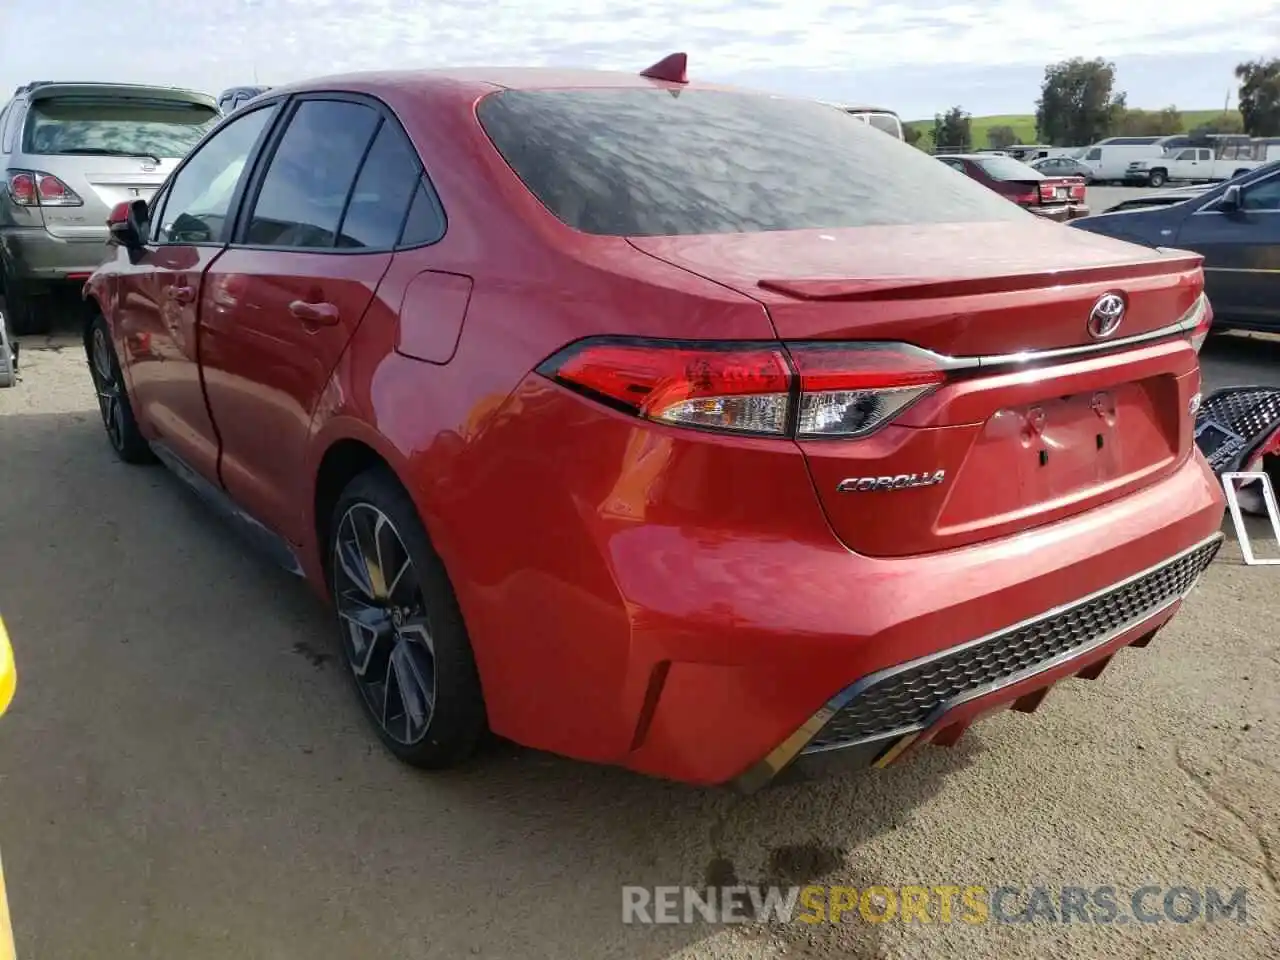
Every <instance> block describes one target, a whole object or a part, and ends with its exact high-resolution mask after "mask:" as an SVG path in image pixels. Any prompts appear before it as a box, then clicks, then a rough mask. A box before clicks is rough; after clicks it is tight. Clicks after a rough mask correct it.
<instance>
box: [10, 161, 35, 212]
mask: <svg viewBox="0 0 1280 960" xmlns="http://www.w3.org/2000/svg"><path fill="white" fill-rule="evenodd" d="M8 179H9V199H11V200H12V201H13V202H14V203H16V204H17V205H18V206H20V207H34V206H36V178H35V176H34V175H33V174H30V173H27V172H26V171H25V170H10V171H9V177H8Z"/></svg>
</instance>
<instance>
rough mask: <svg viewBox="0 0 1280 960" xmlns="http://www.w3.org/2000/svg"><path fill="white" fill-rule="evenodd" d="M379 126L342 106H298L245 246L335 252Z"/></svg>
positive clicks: (368, 111) (353, 107)
mask: <svg viewBox="0 0 1280 960" xmlns="http://www.w3.org/2000/svg"><path fill="white" fill-rule="evenodd" d="M379 120H380V116H379V114H378V111H377V110H375V109H373V108H372V107H369V106H366V105H364V104H360V103H352V102H350V101H346V100H303V101H302V102H301V103H299V104H298V108H297V110H295V111H294V114H293V117H292V118H291V119H290V121H289V126H288V128H287V129H286V130H285V132H284V136H283V137H282V138H281V139H280V142H279V144H278V145H277V147H276V150H275V154H274V155H273V156H272V158H271V163H270V165H269V166H268V167H267V172H266V175H265V176H264V177H263V179H262V185H261V187H260V188H259V190H258V197H257V201H256V202H255V204H254V207H253V213H252V215H251V217H250V220H249V227H248V231H247V233H246V236H245V242H246V243H247V244H249V245H251V246H267V247H292V248H302V249H315V248H331V247H333V246H334V245H335V242H336V240H337V237H338V225H339V224H340V223H341V221H342V214H343V211H344V210H345V209H346V206H347V201H348V199H349V198H350V195H351V192H352V187H353V186H354V184H355V179H356V172H357V171H358V170H359V168H360V162H361V161H362V160H363V159H364V155H365V151H366V150H367V149H368V148H369V145H370V144H369V141H370V140H371V139H372V137H373V134H374V130H375V129H376V128H377V126H378V122H379ZM410 189H411V188H410Z"/></svg>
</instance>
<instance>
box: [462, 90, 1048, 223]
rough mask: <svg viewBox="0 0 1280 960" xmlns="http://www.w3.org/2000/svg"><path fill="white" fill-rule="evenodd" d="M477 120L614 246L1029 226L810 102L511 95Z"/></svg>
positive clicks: (659, 94)
mask: <svg viewBox="0 0 1280 960" xmlns="http://www.w3.org/2000/svg"><path fill="white" fill-rule="evenodd" d="M477 115H478V116H479V119H480V123H481V125H482V126H483V127H484V130H485V132H486V133H487V134H488V135H489V137H490V139H492V140H493V143H494V145H495V146H496V147H497V148H498V151H499V152H500V153H501V154H502V156H503V157H504V158H505V159H506V161H507V163H508V164H509V165H510V166H511V168H512V169H513V170H514V171H515V173H516V174H517V176H519V177H520V179H521V180H523V181H524V183H525V185H526V186H527V187H528V189H529V190H530V192H532V193H533V194H534V195H535V196H536V197H537V198H538V199H539V200H541V201H542V203H543V204H544V205H545V206H546V207H547V208H548V209H549V210H550V211H551V212H552V213H553V214H554V215H555V216H557V217H558V218H560V219H561V220H562V221H564V222H565V223H566V224H568V225H569V226H571V227H573V228H575V229H577V230H581V231H583V232H585V233H592V234H603V235H609V236H675V235H682V234H686V235H687V234H711V233H752V232H758V231H766V230H806V229H839V228H842V227H861V226H870V225H892V224H925V223H964V222H980V221H993V220H1011V219H1014V218H1018V217H1026V216H1030V214H1027V213H1026V212H1024V211H1022V210H1020V209H1019V208H1018V207H1017V206H1015V205H1014V204H1011V203H1009V202H1008V201H1007V200H1005V199H1004V198H1003V197H1001V196H1000V195H999V194H996V193H993V192H992V191H991V190H988V189H987V188H986V187H984V186H982V185H981V184H979V183H976V182H974V181H972V180H970V179H968V178H967V177H962V176H957V175H956V174H955V172H954V171H952V170H950V169H948V168H947V167H945V166H944V165H942V164H940V163H938V162H937V161H935V160H934V159H933V158H932V157H930V156H929V155H927V154H925V153H922V152H921V151H919V150H917V149H916V148H915V147H911V146H908V145H907V144H906V143H904V142H903V141H901V140H896V139H894V138H893V137H886V136H885V135H884V134H883V133H882V132H880V131H879V130H876V129H874V128H872V127H870V126H868V125H867V124H865V123H863V122H861V121H860V120H858V119H856V118H854V117H851V116H849V115H848V114H846V113H845V112H843V111H842V110H838V109H832V108H831V107H830V106H828V105H826V104H822V103H817V102H813V101H807V100H794V99H790V98H782V97H772V96H769V95H765V94H750V93H738V92H727V91H713V90H667V89H641V90H632V89H625V90H619V89H607V90H506V91H502V92H499V93H494V94H490V95H489V96H487V97H485V98H484V99H483V100H481V102H480V104H479V106H478V108H477Z"/></svg>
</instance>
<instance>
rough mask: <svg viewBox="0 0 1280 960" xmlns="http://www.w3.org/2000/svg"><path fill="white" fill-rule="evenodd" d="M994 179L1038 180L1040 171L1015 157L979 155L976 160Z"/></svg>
mask: <svg viewBox="0 0 1280 960" xmlns="http://www.w3.org/2000/svg"><path fill="white" fill-rule="evenodd" d="M975 162H976V163H977V164H978V166H980V167H981V168H982V169H983V170H985V171H986V173H987V176H989V177H991V178H992V179H993V180H1038V179H1040V173H1039V171H1038V170H1036V169H1035V167H1031V166H1028V165H1027V164H1025V163H1023V162H1022V161H1021V160H1015V159H1013V157H978V158H977V160H976V161H975Z"/></svg>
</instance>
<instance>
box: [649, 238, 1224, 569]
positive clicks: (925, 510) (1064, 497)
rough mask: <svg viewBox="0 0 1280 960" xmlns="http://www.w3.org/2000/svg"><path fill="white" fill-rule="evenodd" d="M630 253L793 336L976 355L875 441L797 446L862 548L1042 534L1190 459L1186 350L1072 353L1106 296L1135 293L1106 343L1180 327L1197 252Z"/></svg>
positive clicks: (670, 242)
mask: <svg viewBox="0 0 1280 960" xmlns="http://www.w3.org/2000/svg"><path fill="white" fill-rule="evenodd" d="M1029 219H1030V218H1029ZM631 242H632V243H633V244H634V245H635V246H636V247H637V248H638V249H640V250H642V251H644V252H646V253H648V254H649V255H651V256H654V257H657V258H659V259H662V260H665V261H667V262H669V263H672V264H675V265H677V266H680V267H682V268H684V269H686V270H689V271H691V272H693V273H696V274H699V275H701V276H704V277H706V278H708V279H711V280H714V281H717V282H719V283H721V284H724V285H725V286H728V287H730V288H732V289H735V290H738V291H739V292H741V293H744V294H746V295H747V296H750V297H753V298H754V299H756V300H758V301H760V302H761V303H763V304H764V306H765V308H766V309H767V310H768V312H769V315H770V317H771V318H772V321H773V323H774V327H775V330H776V331H777V334H778V336H779V338H780V339H781V340H784V341H796V340H830V341H853V342H856V341H868V340H872V341H874V340H880V341H897V342H904V343H909V344H912V345H915V346H918V347H923V348H925V349H927V350H931V351H934V352H935V353H939V354H942V355H944V356H945V357H949V358H970V360H969V363H968V364H967V368H966V369H964V370H961V371H958V372H956V373H955V374H953V375H952V377H951V378H950V379H949V380H948V381H947V382H946V383H944V384H942V385H941V386H940V387H937V388H935V389H933V390H932V392H930V393H928V394H927V395H925V396H923V397H922V398H921V399H919V400H917V401H916V402H914V403H913V404H911V405H908V406H907V407H906V408H905V409H904V410H903V411H902V412H901V413H899V414H898V416H896V417H895V418H893V419H892V420H891V421H890V422H889V423H888V424H887V425H885V426H883V427H881V428H880V429H879V430H877V431H876V432H874V433H872V434H870V435H869V436H866V437H864V438H861V439H848V440H845V439H813V440H800V441H798V443H799V445H800V446H801V448H802V449H803V451H804V453H805V456H806V460H807V463H808V465H809V469H810V473H811V475H812V477H813V481H814V485H815V489H816V491H817V494H818V497H819V499H820V500H821V502H822V505H823V507H824V509H825V511H826V513H827V517H828V519H829V520H830V522H831V525H832V528H833V530H834V531H835V533H836V534H837V535H838V536H839V537H840V538H841V539H842V540H843V541H844V543H845V544H846V545H847V546H848V547H850V548H851V549H853V550H856V551H858V552H860V553H864V554H867V555H873V556H902V555H909V554H919V553H927V552H931V551H936V550H943V549H949V548H953V547H958V546H962V545H964V544H967V543H973V542H977V541H980V540H986V539H991V538H993V537H998V536H1006V535H1009V534H1012V533H1015V532H1018V531H1020V530H1023V529H1026V528H1027V527H1030V526H1035V525H1038V524H1042V523H1049V522H1052V521H1054V520H1058V519H1062V518H1064V517H1067V516H1071V515H1073V514H1077V513H1080V512H1082V511H1085V510H1088V509H1090V508H1091V507H1094V506H1097V505H1100V504H1102V503H1105V502H1107V501H1110V500H1113V499H1116V498H1118V497H1121V496H1124V495H1125V494H1127V493H1130V492H1133V491H1135V490H1137V489H1140V488H1141V487H1143V486H1145V485H1148V484H1150V483H1153V482H1155V481H1157V480H1158V479H1160V478H1161V477H1163V476H1166V475H1168V474H1169V473H1170V472H1172V471H1173V470H1174V469H1176V467H1177V466H1178V464H1180V463H1181V462H1182V461H1183V460H1184V459H1185V457H1186V456H1188V455H1189V453H1190V450H1191V446H1192V442H1193V441H1192V429H1191V417H1190V414H1189V412H1188V411H1189V404H1190V402H1191V397H1192V395H1193V394H1195V393H1196V392H1197V391H1198V390H1199V385H1200V376H1199V366H1198V361H1197V357H1196V353H1195V350H1194V348H1193V347H1192V346H1191V344H1190V342H1189V340H1187V339H1182V338H1177V337H1174V338H1172V339H1160V340H1158V341H1145V342H1141V343H1137V344H1133V345H1130V346H1129V347H1127V348H1124V347H1121V348H1118V349H1116V350H1114V351H1110V352H1106V353H1096V352H1086V353H1083V354H1081V353H1072V352H1071V351H1070V349H1069V348H1079V347H1085V346H1087V345H1090V344H1095V343H1099V342H1100V341H1099V340H1096V339H1095V338H1094V337H1092V336H1091V335H1090V333H1089V331H1088V322H1089V318H1090V314H1091V311H1092V309H1093V306H1094V305H1095V304H1096V303H1097V301H1098V299H1099V298H1100V297H1101V296H1102V295H1103V294H1105V293H1111V292H1119V293H1120V294H1121V295H1122V296H1123V297H1124V299H1125V300H1126V301H1127V303H1126V307H1127V309H1126V312H1125V315H1124V318H1123V320H1122V322H1121V324H1120V327H1119V328H1118V329H1117V330H1116V331H1115V332H1114V333H1113V334H1111V337H1112V338H1117V339H1121V338H1126V337H1131V336H1134V335H1139V334H1145V333H1151V332H1153V331H1158V330H1160V329H1161V328H1165V327H1169V326H1170V325H1172V324H1174V323H1175V322H1176V321H1178V320H1179V319H1181V318H1183V317H1184V315H1186V314H1187V312H1188V311H1189V310H1191V309H1192V308H1193V307H1195V305H1196V304H1197V302H1198V301H1199V298H1200V294H1201V291H1202V289H1203V277H1202V274H1201V271H1200V263H1201V258H1200V257H1199V255H1197V254H1192V253H1187V252H1184V251H1163V250H1151V249H1147V248H1144V247H1138V246H1135V245H1131V244H1126V243H1123V242H1120V241H1116V240H1113V239H1111V238H1107V237H1100V236H1096V235H1092V234H1088V233H1086V232H1085V231H1077V230H1072V229H1069V228H1064V227H1062V226H1060V225H1057V224H1050V223H1041V222H1039V221H1033V222H1030V223H1027V224H1026V225H1025V226H1013V225H1010V224H1007V223H1006V224H991V225H986V224H967V225H930V226H920V227H871V228H862V229H858V230H846V231H803V232H787V233H757V234H741V235H721V236H710V237H707V236H703V237H696V236H689V237H662V238H655V237H647V238H634V239H632V241H631ZM1064 349H1066V350H1067V353H1066V354H1059V355H1057V356H1056V357H1053V356H1051V357H1049V358H1046V359H1044V360H1041V361H1035V362H1032V363H1030V364H1028V363H1026V362H1021V363H1016V362H1010V361H1009V359H1008V358H1009V357H1010V356H1012V355H1017V354H1024V353H1027V352H1036V351H1057V350H1064ZM978 358H981V359H978ZM996 358H1002V359H1000V360H997V359H996ZM975 361H976V362H975ZM851 481H852V482H851Z"/></svg>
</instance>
